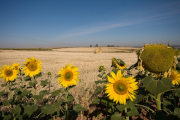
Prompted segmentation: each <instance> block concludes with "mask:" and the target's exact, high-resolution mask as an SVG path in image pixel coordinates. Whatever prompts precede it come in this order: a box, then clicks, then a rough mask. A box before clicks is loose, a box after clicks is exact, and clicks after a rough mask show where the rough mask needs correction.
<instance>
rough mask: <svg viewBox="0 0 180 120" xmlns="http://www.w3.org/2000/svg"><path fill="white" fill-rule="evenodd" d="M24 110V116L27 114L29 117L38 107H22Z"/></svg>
mask: <svg viewBox="0 0 180 120" xmlns="http://www.w3.org/2000/svg"><path fill="white" fill-rule="evenodd" d="M23 108H24V114H27V115H28V116H29V117H30V116H31V115H32V114H33V113H34V112H35V111H36V110H37V109H38V105H37V104H35V105H32V106H30V105H26V106H25V105H23Z"/></svg>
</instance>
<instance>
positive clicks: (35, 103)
mask: <svg viewBox="0 0 180 120" xmlns="http://www.w3.org/2000/svg"><path fill="white" fill-rule="evenodd" d="M33 78H34V83H35V81H36V80H35V76H34V75H33ZM34 95H36V84H34ZM36 102H37V100H36V99H34V104H36Z"/></svg>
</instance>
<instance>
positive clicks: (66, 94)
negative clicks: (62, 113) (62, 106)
mask: <svg viewBox="0 0 180 120" xmlns="http://www.w3.org/2000/svg"><path fill="white" fill-rule="evenodd" d="M65 91H66V93H65V100H66V101H67V97H68V91H67V89H66V90H65ZM67 113H68V103H67V102H66V120H68V117H67Z"/></svg>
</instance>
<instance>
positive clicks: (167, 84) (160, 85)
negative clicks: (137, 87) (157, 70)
mask: <svg viewBox="0 0 180 120" xmlns="http://www.w3.org/2000/svg"><path fill="white" fill-rule="evenodd" d="M143 85H144V87H145V88H146V89H147V90H148V91H149V92H150V93H152V94H154V95H157V94H159V93H162V92H165V91H166V90H168V89H170V88H171V87H172V81H171V80H170V79H169V78H163V79H162V80H155V79H154V78H153V77H151V76H148V77H145V78H144V80H143Z"/></svg>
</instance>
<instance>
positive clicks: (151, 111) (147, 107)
mask: <svg viewBox="0 0 180 120" xmlns="http://www.w3.org/2000/svg"><path fill="white" fill-rule="evenodd" d="M135 105H137V106H141V107H144V108H146V109H148V110H150V111H151V112H152V113H154V114H155V111H154V110H152V109H151V108H149V107H146V106H144V105H139V104H135Z"/></svg>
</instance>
